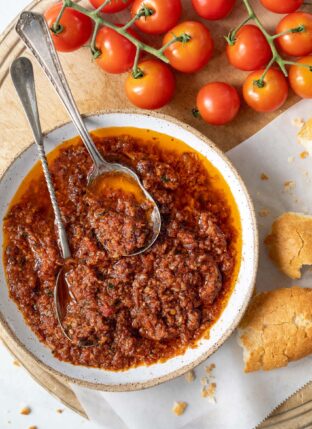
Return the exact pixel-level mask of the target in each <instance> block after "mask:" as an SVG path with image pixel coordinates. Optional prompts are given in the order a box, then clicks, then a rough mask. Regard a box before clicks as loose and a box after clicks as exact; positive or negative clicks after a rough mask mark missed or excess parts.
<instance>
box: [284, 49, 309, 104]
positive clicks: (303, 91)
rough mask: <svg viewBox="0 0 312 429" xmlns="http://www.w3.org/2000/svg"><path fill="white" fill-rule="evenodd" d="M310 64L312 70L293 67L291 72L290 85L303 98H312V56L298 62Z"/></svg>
mask: <svg viewBox="0 0 312 429" xmlns="http://www.w3.org/2000/svg"><path fill="white" fill-rule="evenodd" d="M297 62H298V63H302V64H309V65H310V66H311V70H310V69H309V68H307V67H302V66H291V67H290V70H289V83H290V86H291V87H292V89H293V90H294V91H295V93H296V94H297V95H299V96H300V97H302V98H312V56H311V55H310V56H308V57H303V58H300V60H298V61H297Z"/></svg>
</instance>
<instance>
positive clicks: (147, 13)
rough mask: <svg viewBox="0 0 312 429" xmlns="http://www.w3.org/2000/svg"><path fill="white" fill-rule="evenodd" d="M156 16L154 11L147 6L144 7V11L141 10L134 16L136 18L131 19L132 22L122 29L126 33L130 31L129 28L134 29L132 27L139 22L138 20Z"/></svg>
mask: <svg viewBox="0 0 312 429" xmlns="http://www.w3.org/2000/svg"><path fill="white" fill-rule="evenodd" d="M153 14H154V11H153V9H149V8H147V7H146V6H144V7H142V9H140V10H139V12H138V13H137V14H136V15H134V17H133V18H132V19H130V21H129V22H128V23H127V24H125V25H124V26H123V27H122V29H123V30H124V31H126V30H128V28H130V27H132V25H133V24H134V23H135V21H137V20H138V19H140V18H142V16H145V17H147V16H152V15H153Z"/></svg>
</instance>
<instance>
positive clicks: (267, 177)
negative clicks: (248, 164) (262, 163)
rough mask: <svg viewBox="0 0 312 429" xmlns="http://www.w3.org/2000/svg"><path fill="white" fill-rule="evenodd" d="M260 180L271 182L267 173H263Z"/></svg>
mask: <svg viewBox="0 0 312 429" xmlns="http://www.w3.org/2000/svg"><path fill="white" fill-rule="evenodd" d="M260 179H261V180H269V176H267V175H266V174H265V173H261V175H260Z"/></svg>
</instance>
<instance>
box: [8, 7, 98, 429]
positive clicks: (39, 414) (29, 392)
mask: <svg viewBox="0 0 312 429" xmlns="http://www.w3.org/2000/svg"><path fill="white" fill-rule="evenodd" d="M29 3H30V0H14V1H5V0H0V33H1V32H2V31H3V30H4V29H5V28H6V27H7V25H9V23H10V22H11V20H12V19H14V18H15V17H16V15H17V14H18V13H19V11H20V10H22V9H23V8H24V7H26V6H27V4H29ZM0 60H1V59H0ZM12 362H13V357H12V356H11V355H10V353H9V352H8V351H7V349H6V348H5V347H4V346H3V344H2V343H0V404H1V406H0V428H1V429H27V428H28V427H30V426H32V425H36V426H37V428H38V429H55V428H66V429H95V428H96V427H98V426H97V425H94V424H93V423H90V422H88V421H87V420H85V419H83V418H82V417H80V416H78V415H77V414H76V413H74V412H73V411H71V410H69V409H68V408H66V407H64V406H63V404H61V403H60V402H59V401H58V400H56V399H54V398H53V397H52V396H51V395H50V394H48V393H47V392H46V391H45V390H44V389H43V388H42V387H40V386H39V385H38V384H37V383H36V382H35V381H33V380H32V378H31V377H30V375H28V374H27V372H26V371H25V370H24V369H23V368H22V367H16V366H14V365H13V364H12ZM26 405H27V406H30V407H31V408H32V410H33V411H32V413H31V414H30V415H29V416H23V415H20V414H19V410H20V409H21V408H22V407H23V406H26ZM57 409H63V410H65V411H64V412H63V413H62V414H58V413H57V412H56V410H57Z"/></svg>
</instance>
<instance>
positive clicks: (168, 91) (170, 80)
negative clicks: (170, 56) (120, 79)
mask: <svg viewBox="0 0 312 429" xmlns="http://www.w3.org/2000/svg"><path fill="white" fill-rule="evenodd" d="M138 67H139V69H140V70H141V71H142V72H143V77H139V78H137V79H135V78H134V77H133V75H132V74H130V75H129V76H128V78H127V80H126V94H127V97H128V98H129V100H130V101H131V103H133V104H134V105H135V106H137V107H140V108H141V109H159V108H160V107H163V106H164V105H165V104H167V103H169V101H170V100H171V99H172V97H173V95H174V90H175V80H174V75H173V73H172V71H171V69H170V67H168V66H167V65H166V64H165V63H163V62H161V61H158V60H146V61H143V62H141V63H140V64H139V66H138Z"/></svg>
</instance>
